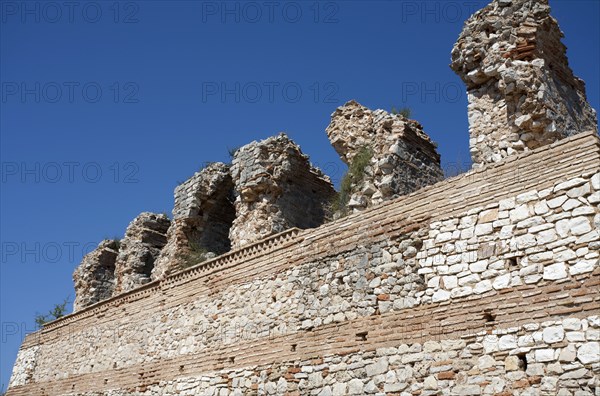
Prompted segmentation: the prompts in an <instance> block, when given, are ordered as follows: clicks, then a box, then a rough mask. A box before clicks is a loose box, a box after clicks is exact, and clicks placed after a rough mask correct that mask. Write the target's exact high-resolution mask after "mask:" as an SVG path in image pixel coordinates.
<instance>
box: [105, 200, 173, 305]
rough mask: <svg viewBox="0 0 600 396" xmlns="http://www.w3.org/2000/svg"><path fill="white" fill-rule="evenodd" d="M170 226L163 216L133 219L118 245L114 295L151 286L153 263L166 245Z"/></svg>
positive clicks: (151, 215) (146, 214) (142, 216)
mask: <svg viewBox="0 0 600 396" xmlns="http://www.w3.org/2000/svg"><path fill="white" fill-rule="evenodd" d="M170 224H171V222H170V220H169V218H168V217H167V216H166V215H164V214H155V213H149V212H143V213H141V214H140V215H139V216H138V217H136V218H135V219H133V221H131V223H129V226H128V227H127V230H126V231H125V236H124V237H123V239H121V241H120V243H119V245H120V246H119V254H118V255H117V260H116V262H115V289H114V291H113V295H115V296H116V295H118V294H120V293H123V292H126V291H128V290H132V289H135V288H136V287H139V286H141V285H143V284H146V283H148V282H150V275H151V273H152V269H153V268H154V261H155V260H156V258H157V257H158V255H159V254H160V250H161V249H162V248H163V246H165V244H166V243H167V237H166V234H167V230H168V228H169V225H170Z"/></svg>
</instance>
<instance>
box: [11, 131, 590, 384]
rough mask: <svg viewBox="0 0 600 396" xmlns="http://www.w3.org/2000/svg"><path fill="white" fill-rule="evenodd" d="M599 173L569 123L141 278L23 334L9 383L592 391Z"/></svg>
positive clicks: (586, 137) (586, 141) (585, 137)
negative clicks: (555, 132)
mask: <svg viewBox="0 0 600 396" xmlns="http://www.w3.org/2000/svg"><path fill="white" fill-rule="evenodd" d="M573 158H576V159H577V160H576V161H573ZM599 168H600V141H599V139H598V136H597V135H596V134H595V133H587V134H580V135H577V136H575V137H571V138H568V139H565V140H562V141H561V142H559V143H556V144H553V145H550V146H545V147H542V148H539V149H536V150H533V151H531V152H528V153H524V154H522V155H519V156H516V157H515V159H513V160H512V161H506V162H503V163H500V164H498V165H494V166H487V167H485V168H482V169H477V170H474V171H472V172H470V173H468V174H464V175H461V176H459V177H457V178H454V179H450V180H446V181H443V182H441V183H438V184H436V185H433V186H430V187H426V188H424V189H421V190H419V191H417V192H415V193H412V194H409V195H407V196H404V197H401V198H398V199H396V200H392V201H389V202H386V203H383V204H381V205H379V206H377V207H374V208H371V209H368V210H365V211H363V212H361V213H359V214H356V215H351V216H349V217H346V218H344V219H340V220H338V221H335V222H333V223H328V224H326V225H323V226H321V227H319V228H317V229H314V230H306V231H294V232H292V233H285V234H282V235H279V236H276V237H274V238H272V239H270V240H267V241H263V242H260V244H258V245H250V246H248V247H247V248H245V249H241V250H238V251H237V252H232V253H229V254H227V255H224V256H223V257H221V258H216V259H213V260H209V261H207V262H204V263H202V264H199V265H198V266H196V267H194V268H192V269H190V270H188V271H186V272H182V273H178V274H175V275H171V276H168V277H166V278H165V279H163V280H161V281H155V282H152V283H149V284H146V285H145V286H143V287H142V288H138V289H136V290H133V291H131V292H129V293H125V294H123V295H121V296H119V297H116V298H113V299H111V300H109V301H106V302H104V303H102V304H98V305H96V306H94V307H90V308H87V309H84V310H82V311H80V312H78V313H76V314H73V315H70V316H67V317H65V318H62V319H60V320H58V321H56V322H53V323H50V324H49V325H47V326H46V327H45V328H44V329H43V330H42V331H40V332H38V333H35V334H32V335H30V336H28V337H27V339H26V340H25V342H24V343H23V346H22V349H21V352H20V355H19V358H18V361H17V365H16V366H15V374H14V375H13V378H12V380H11V385H10V390H9V392H8V394H9V395H26V394H27V395H30V394H48V395H100V394H110V395H130V394H138V395H171V394H187V395H216V394H219V395H221V394H223V395H242V394H286V393H288V394H291V395H299V394H324V395H327V394H340V395H341V394H353V395H362V394H376V393H382V392H385V393H388V394H403V392H405V393H404V394H440V393H442V394H456V395H479V394H490V395H492V394H516V395H531V394H540V393H545V394H553V395H554V394H560V395H563V394H564V395H567V394H578V395H588V394H589V395H593V392H594V391H595V389H596V387H598V386H600V379H599V374H600V373H599V372H598V368H599V367H600V366H599V363H600V345H599V341H600V319H599V316H598V315H599V314H600V312H599V309H598V307H599V304H600V295H599V294H598V293H597V290H598V287H599V286H600V262H599V248H600V235H599V231H600V205H599V204H600V173H598V169H599ZM61 351H64V352H61Z"/></svg>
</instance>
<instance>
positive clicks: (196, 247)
mask: <svg viewBox="0 0 600 396" xmlns="http://www.w3.org/2000/svg"><path fill="white" fill-rule="evenodd" d="M233 199H234V198H233V181H232V179H231V175H230V173H229V166H228V165H225V164H223V163H220V162H218V163H213V164H210V165H208V166H207V167H206V168H204V169H203V170H201V171H200V172H197V173H196V174H195V175H194V176H192V177H191V178H190V179H188V180H187V181H185V182H184V183H182V184H180V185H179V186H177V187H176V188H175V206H174V208H173V222H172V224H171V227H170V228H169V231H168V232H167V244H166V246H165V247H164V248H163V249H162V251H161V253H160V256H159V257H158V259H157V260H156V263H155V266H154V270H153V271H152V279H160V278H163V277H165V276H166V275H168V274H171V273H174V272H177V271H180V270H182V269H185V268H187V267H190V266H193V265H195V264H198V263H200V262H202V261H203V260H206V259H208V258H212V257H214V256H216V255H219V254H223V253H225V252H227V251H229V250H230V248H231V243H230V241H229V229H230V228H231V224H232V223H233V219H234V218H235V208H234V206H233Z"/></svg>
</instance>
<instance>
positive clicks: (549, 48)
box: [451, 0, 597, 166]
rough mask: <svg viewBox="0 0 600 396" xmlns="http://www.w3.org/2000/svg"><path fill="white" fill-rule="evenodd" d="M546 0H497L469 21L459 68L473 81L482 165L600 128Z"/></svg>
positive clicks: (472, 125) (474, 151) (457, 49)
mask: <svg viewBox="0 0 600 396" xmlns="http://www.w3.org/2000/svg"><path fill="white" fill-rule="evenodd" d="M562 37H563V33H562V32H561V31H560V28H559V26H558V23H557V21H556V20H555V19H554V18H552V16H550V7H549V6H548V1H547V0H494V1H493V2H492V3H491V4H490V5H488V6H487V7H485V8H483V9H482V10H480V11H478V12H477V13H475V14H474V15H473V16H472V17H471V18H470V19H469V20H468V21H467V22H466V23H465V26H464V29H463V31H462V33H461V35H460V37H459V39H458V41H457V42H456V44H455V46H454V48H453V50H452V64H451V67H452V69H453V70H454V71H455V72H456V73H457V74H458V75H459V76H460V77H461V78H462V79H463V81H464V82H465V84H466V85H467V91H468V98H469V108H468V115H469V131H470V148H471V155H472V158H473V162H474V165H475V166H481V165H482V164H485V163H490V162H498V161H500V160H502V159H503V158H505V157H507V156H509V155H512V154H515V153H518V152H522V151H525V150H529V149H533V148H536V147H540V146H543V145H545V144H549V143H551V142H553V141H556V140H557V139H560V138H563V137H565V136H571V135H573V134H576V133H579V132H583V131H590V130H597V116H596V112H595V110H594V109H592V108H591V107H590V105H589V104H588V102H587V100H586V95H585V84H584V82H583V81H582V80H580V79H579V78H577V77H575V76H574V75H573V72H572V71H571V69H570V67H569V64H568V60H567V56H566V48H565V46H564V45H563V44H562V43H561V38H562Z"/></svg>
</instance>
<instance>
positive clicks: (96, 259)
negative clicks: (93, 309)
mask: <svg viewBox="0 0 600 396" xmlns="http://www.w3.org/2000/svg"><path fill="white" fill-rule="evenodd" d="M118 250H119V243H118V242H117V241H113V240H104V241H102V242H100V244H99V245H98V247H97V248H96V249H94V250H93V251H91V252H90V253H88V254H87V255H86V256H85V257H84V258H83V260H82V261H81V264H80V265H79V266H78V267H77V269H76V270H75V272H74V273H73V281H74V282H75V302H74V303H73V311H79V310H80V309H83V308H85V307H87V306H89V305H92V304H95V303H97V302H98V301H102V300H106V299H107V298H109V297H111V296H112V295H113V291H114V287H115V262H116V260H117V255H118Z"/></svg>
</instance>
